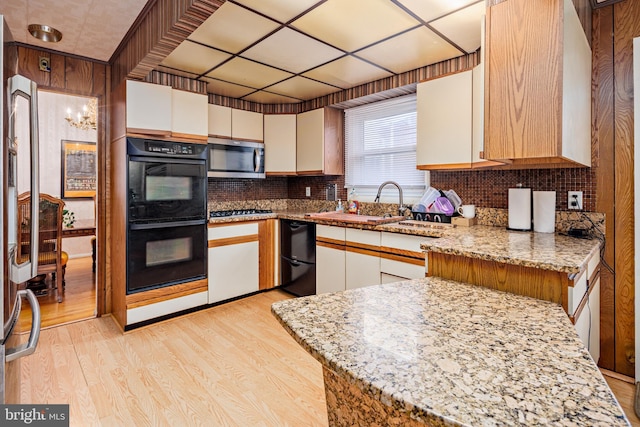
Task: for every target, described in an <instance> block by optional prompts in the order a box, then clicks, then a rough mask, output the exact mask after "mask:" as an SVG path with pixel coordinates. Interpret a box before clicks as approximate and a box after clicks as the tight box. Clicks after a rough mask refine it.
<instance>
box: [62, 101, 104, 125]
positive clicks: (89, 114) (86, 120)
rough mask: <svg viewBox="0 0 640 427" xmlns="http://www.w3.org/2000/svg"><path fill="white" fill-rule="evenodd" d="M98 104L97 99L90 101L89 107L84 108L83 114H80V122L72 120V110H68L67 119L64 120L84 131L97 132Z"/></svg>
mask: <svg viewBox="0 0 640 427" xmlns="http://www.w3.org/2000/svg"><path fill="white" fill-rule="evenodd" d="M97 105H98V102H97V101H96V99H95V98H92V99H90V100H89V104H88V105H84V106H82V113H80V112H78V114H77V117H78V120H73V119H72V118H71V108H67V117H65V118H64V119H65V120H66V121H67V122H69V125H71V126H73V127H76V128H78V129H82V130H96V128H97V125H96V122H97V120H96V107H97Z"/></svg>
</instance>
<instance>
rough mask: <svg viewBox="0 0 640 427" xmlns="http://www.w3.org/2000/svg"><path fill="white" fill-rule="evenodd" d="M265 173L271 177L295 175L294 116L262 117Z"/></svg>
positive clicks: (273, 115)
mask: <svg viewBox="0 0 640 427" xmlns="http://www.w3.org/2000/svg"><path fill="white" fill-rule="evenodd" d="M264 150H265V171H266V173H268V174H272V175H295V174H296V115H295V114H267V115H265V116H264Z"/></svg>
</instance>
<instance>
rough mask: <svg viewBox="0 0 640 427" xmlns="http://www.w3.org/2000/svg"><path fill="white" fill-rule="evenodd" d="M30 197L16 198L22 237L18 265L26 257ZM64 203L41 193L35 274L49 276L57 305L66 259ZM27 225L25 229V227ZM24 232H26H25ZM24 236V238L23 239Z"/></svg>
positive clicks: (25, 194) (59, 300) (28, 194)
mask: <svg viewBox="0 0 640 427" xmlns="http://www.w3.org/2000/svg"><path fill="white" fill-rule="evenodd" d="M30 205H31V194H30V193H28V192H27V193H22V194H21V195H20V196H18V221H19V222H18V224H20V225H21V226H20V229H21V230H22V231H21V233H22V234H21V238H20V250H19V251H18V257H19V258H20V259H19V260H18V262H22V261H25V260H26V259H27V257H28V256H29V255H28V254H29V242H30V239H29V236H28V232H29V230H28V224H29V223H30V221H31V212H30V210H29V206H30ZM63 208H64V202H63V201H62V200H60V199H57V198H55V197H53V196H50V195H48V194H43V193H41V194H40V233H39V236H38V250H39V253H38V274H47V273H52V278H53V279H55V282H56V288H57V299H58V302H62V294H63V287H64V267H66V265H65V264H66V261H67V259H68V256H67V254H65V253H63V251H62V210H63ZM25 225H27V227H25ZM25 230H26V232H25ZM23 237H24V238H23Z"/></svg>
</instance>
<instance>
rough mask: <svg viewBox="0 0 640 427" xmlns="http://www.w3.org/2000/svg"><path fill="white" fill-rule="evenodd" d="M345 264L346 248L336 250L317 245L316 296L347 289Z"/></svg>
mask: <svg viewBox="0 0 640 427" xmlns="http://www.w3.org/2000/svg"><path fill="white" fill-rule="evenodd" d="M317 232H318V230H317V228H316V234H317ZM345 264H346V259H345V250H344V246H343V247H342V248H336V247H329V246H325V245H322V244H319V243H316V294H318V295H319V294H326V293H329V292H338V291H344V290H345V289H346V285H345V279H346V278H345V274H344V273H345Z"/></svg>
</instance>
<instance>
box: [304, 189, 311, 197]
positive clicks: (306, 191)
mask: <svg viewBox="0 0 640 427" xmlns="http://www.w3.org/2000/svg"><path fill="white" fill-rule="evenodd" d="M304 193H305V195H306V196H307V197H311V187H307V188H306V189H305V191H304Z"/></svg>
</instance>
